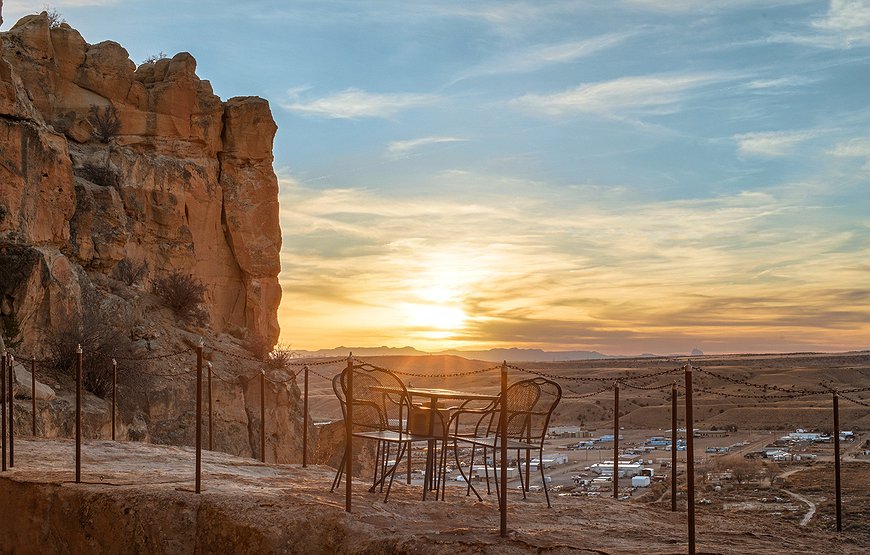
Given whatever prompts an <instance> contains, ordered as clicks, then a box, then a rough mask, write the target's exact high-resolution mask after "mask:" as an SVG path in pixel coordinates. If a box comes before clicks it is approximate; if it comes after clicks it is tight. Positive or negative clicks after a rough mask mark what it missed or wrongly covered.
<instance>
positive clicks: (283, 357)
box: [266, 345, 296, 370]
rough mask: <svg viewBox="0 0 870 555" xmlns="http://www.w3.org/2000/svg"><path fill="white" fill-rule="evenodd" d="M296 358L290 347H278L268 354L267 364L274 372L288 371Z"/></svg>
mask: <svg viewBox="0 0 870 555" xmlns="http://www.w3.org/2000/svg"><path fill="white" fill-rule="evenodd" d="M295 357H296V353H295V352H294V351H292V350H291V349H290V346H289V345H276V346H275V348H274V349H272V351H271V352H270V353H269V354H268V357H267V358H266V364H267V366H268V367H269V368H271V369H272V370H286V369H287V368H289V367H290V363H291V362H292V361H293V359H294V358H295Z"/></svg>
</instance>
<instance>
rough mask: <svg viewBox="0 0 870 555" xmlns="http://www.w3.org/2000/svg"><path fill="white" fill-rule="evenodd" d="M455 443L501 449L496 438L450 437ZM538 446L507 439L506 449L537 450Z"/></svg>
mask: <svg viewBox="0 0 870 555" xmlns="http://www.w3.org/2000/svg"><path fill="white" fill-rule="evenodd" d="M452 437H453V439H456V441H464V442H466V443H471V444H472V445H477V446H480V447H492V448H493V449H496V448H498V447H501V442H500V441H499V439H501V438H499V437H498V436H477V437H474V436H452ZM540 447H541V446H540V444H533V443H528V442H525V441H518V440H515V439H508V442H507V448H508V449H539V448H540Z"/></svg>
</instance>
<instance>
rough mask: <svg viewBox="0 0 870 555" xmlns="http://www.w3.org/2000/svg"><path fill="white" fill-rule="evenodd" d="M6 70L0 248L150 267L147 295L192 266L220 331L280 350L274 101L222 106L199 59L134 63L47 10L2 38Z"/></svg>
mask: <svg viewBox="0 0 870 555" xmlns="http://www.w3.org/2000/svg"><path fill="white" fill-rule="evenodd" d="M0 77H2V86H0V155H2V161H3V163H2V164H0V182H2V183H3V187H2V189H0V243H2V244H6V245H10V244H12V245H28V246H31V247H39V248H43V249H45V248H50V249H54V252H57V253H59V255H60V256H64V257H67V258H68V259H69V261H70V263H71V264H74V265H77V266H80V267H81V268H83V269H85V270H87V272H89V273H92V272H100V273H102V274H105V275H112V273H113V271H114V269H115V268H116V266H117V265H118V264H119V263H120V262H122V261H127V262H129V263H131V264H134V265H137V266H147V271H146V273H145V274H144V275H143V278H142V285H143V286H144V287H145V288H146V289H147V288H148V287H149V285H150V283H151V282H153V280H154V279H156V278H157V277H159V276H160V275H162V274H165V273H168V272H169V271H171V270H179V271H183V272H190V273H192V274H194V275H196V276H197V277H198V278H200V279H201V280H202V281H203V282H204V283H205V285H206V286H207V288H208V291H207V293H206V301H207V302H206V307H207V310H208V313H209V325H210V328H211V329H212V330H213V331H214V332H217V333H220V332H223V331H230V332H232V333H234V334H236V335H240V336H243V337H244V338H245V339H247V340H249V341H250V342H251V344H256V345H259V346H261V347H270V346H272V345H274V344H275V342H276V340H277V337H278V332H279V329H278V323H277V306H278V302H279V301H280V297H281V291H280V288H279V286H278V281H277V275H278V272H279V271H280V259H279V251H280V245H281V236H280V230H279V226H278V202H277V190H278V186H277V178H276V177H275V173H274V171H273V169H272V141H273V138H274V135H275V132H276V129H277V127H276V126H275V123H274V121H273V119H272V116H271V112H270V110H269V105H268V103H267V101H265V100H263V99H261V98H254V97H245V98H234V99H230V100H229V101H227V102H221V100H220V98H218V97H217V96H216V95H215V94H214V93H213V91H212V88H211V85H210V83H209V82H208V81H205V80H202V79H200V78H199V77H198V76H197V75H196V61H195V60H194V58H193V57H192V56H191V55H190V54H188V53H185V52H182V53H179V54H177V55H175V56H174V57H172V58H171V59H161V60H158V61H156V62H153V63H147V64H142V65H140V66H139V67H136V65H135V64H134V63H133V62H132V61H131V60H130V59H129V56H128V53H127V51H126V50H125V49H124V48H123V47H122V46H121V45H119V44H117V43H115V42H111V41H105V42H101V43H99V44H94V45H91V44H88V43H87V42H86V41H85V40H84V38H83V37H82V36H81V35H80V34H79V32H78V31H76V30H75V29H73V28H71V27H70V26H69V25H67V24H66V23H62V24H60V25H59V26H57V27H52V26H51V25H50V23H49V19H48V16H47V15H46V14H45V13H43V14H40V15H32V16H27V17H24V18H22V19H21V20H20V21H19V22H18V23H16V24H15V25H14V26H13V27H12V29H11V30H10V31H8V32H6V33H4V34H3V60H2V62H0ZM107 109H114V110H117V116H118V119H119V121H120V128H119V129H117V130H116V132H115V133H114V134H113V135H112V137H111V138H110V139H109V141H108V142H107V143H103V142H100V141H98V140H97V139H96V137H95V134H94V125H95V118H94V110H107ZM2 286H3V287H5V288H6V289H7V291H6V292H7V294H10V295H11V296H13V297H15V298H22V297H25V296H27V291H26V290H25V289H24V288H23V287H22V286H21V285H20V284H14V283H13V284H10V283H6V284H2ZM9 289H15V291H12V292H9V291H8V290H9ZM69 308H70V309H71V310H73V311H74V307H69ZM16 310H18V311H20V312H21V313H38V312H46V310H45V309H44V308H43V307H40V306H32V305H22V304H20V303H19V305H18V306H17V307H16ZM52 324H53V322H52V321H42V322H39V323H38V325H37V326H35V328H38V329H45V328H47V327H50V326H51V325H52ZM30 331H34V330H30ZM29 335H30V337H34V338H35V336H34V335H33V334H32V333H31V334H29Z"/></svg>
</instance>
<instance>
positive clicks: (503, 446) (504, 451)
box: [484, 361, 508, 538]
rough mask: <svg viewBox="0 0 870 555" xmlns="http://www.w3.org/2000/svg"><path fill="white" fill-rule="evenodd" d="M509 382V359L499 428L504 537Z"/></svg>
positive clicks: (502, 528) (503, 368) (502, 530)
mask: <svg viewBox="0 0 870 555" xmlns="http://www.w3.org/2000/svg"><path fill="white" fill-rule="evenodd" d="M507 383H508V373H507V361H504V362H502V365H501V411H500V412H499V429H500V430H501V437H500V438H499V443H501V445H500V451H501V452H500V457H499V458H500V461H499V462H500V464H501V476H499V480H500V481H501V498H500V499H499V511H500V512H501V515H500V516H501V521H500V527H499V528H500V533H501V537H503V538H506V537H507V494H508V491H507V441H508V439H507V438H508V433H507V425H508V419H507ZM484 464H486V461H484Z"/></svg>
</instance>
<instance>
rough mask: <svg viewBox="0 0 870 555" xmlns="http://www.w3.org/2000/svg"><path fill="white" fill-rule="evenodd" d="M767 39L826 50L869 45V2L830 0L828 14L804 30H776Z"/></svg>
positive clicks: (865, 0) (860, 0)
mask: <svg viewBox="0 0 870 555" xmlns="http://www.w3.org/2000/svg"><path fill="white" fill-rule="evenodd" d="M769 40H770V42H785V43H794V44H801V45H804V46H812V47H815V48H827V49H849V48H854V47H857V46H867V45H870V2H868V1H867V0H831V2H830V5H829V7H828V11H827V13H826V14H825V15H824V16H823V17H820V18H818V19H816V20H814V21H812V22H811V23H810V25H809V28H808V29H807V32H805V33H802V34H799V33H778V34H774V35H772V36H771V37H770V39H769Z"/></svg>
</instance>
